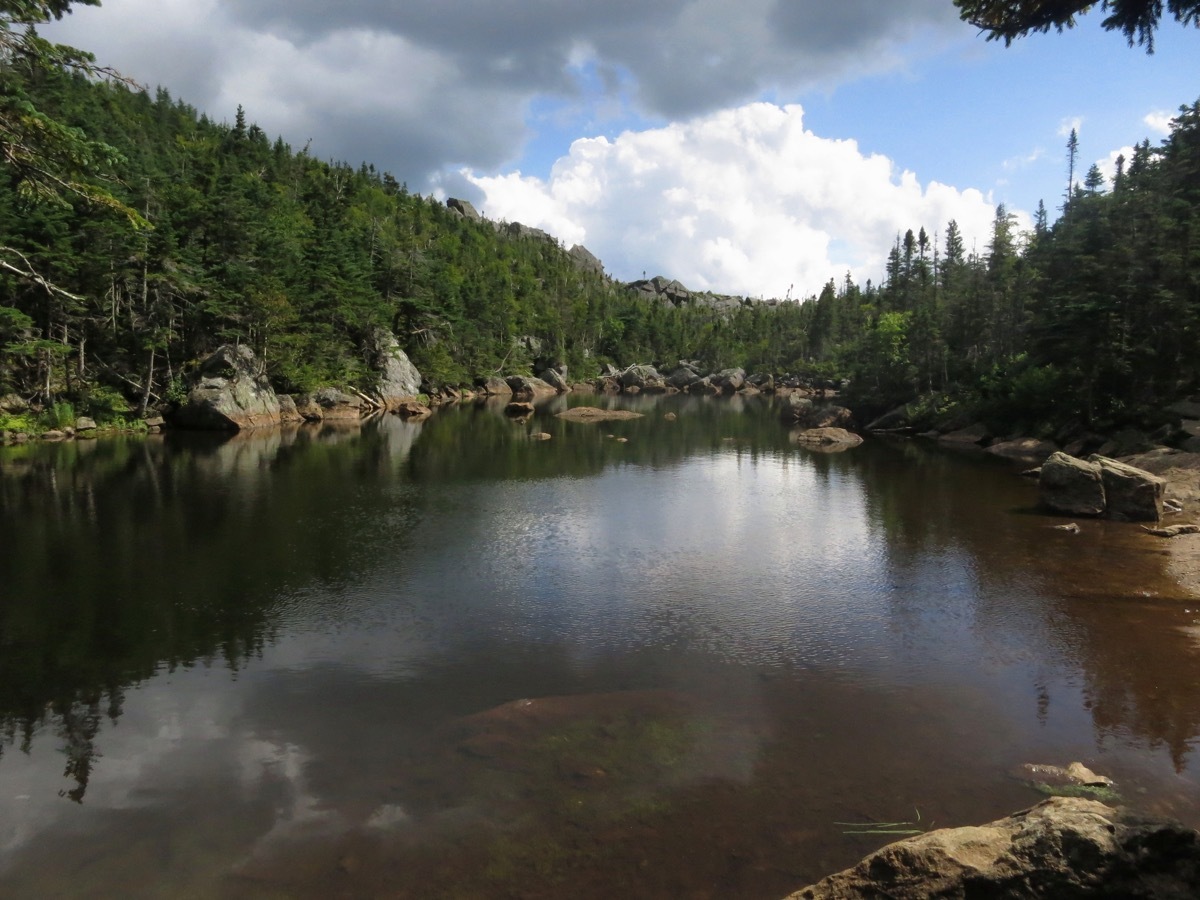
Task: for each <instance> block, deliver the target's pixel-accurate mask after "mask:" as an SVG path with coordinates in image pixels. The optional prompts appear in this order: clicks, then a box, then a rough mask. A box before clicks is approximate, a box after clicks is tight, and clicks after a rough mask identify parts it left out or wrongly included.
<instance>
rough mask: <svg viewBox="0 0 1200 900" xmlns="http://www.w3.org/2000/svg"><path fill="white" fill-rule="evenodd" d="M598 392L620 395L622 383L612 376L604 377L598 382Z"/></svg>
mask: <svg viewBox="0 0 1200 900" xmlns="http://www.w3.org/2000/svg"><path fill="white" fill-rule="evenodd" d="M596 390H597V391H599V392H600V393H601V394H619V393H621V382H620V381H618V380H617V379H616V378H615V377H614V376H612V375H602V376H601V377H600V378H598V379H597V380H596Z"/></svg>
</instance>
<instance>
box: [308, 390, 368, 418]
mask: <svg viewBox="0 0 1200 900" xmlns="http://www.w3.org/2000/svg"><path fill="white" fill-rule="evenodd" d="M305 399H306V400H307V401H308V402H307V403H306V404H305V405H306V406H308V405H313V406H316V407H317V408H318V409H319V410H320V411H321V420H322V421H325V422H337V421H342V422H344V421H346V420H348V419H354V420H357V419H358V418H359V417H360V416H362V406H363V402H362V400H360V399H359V398H358V397H355V396H352V395H350V394H347V393H346V392H344V391H339V390H338V389H337V388H334V387H323V388H321V389H320V390H319V391H315V392H314V393H312V394H309V395H308V396H307V397H306V398H305ZM296 407H297V409H299V408H300V402H299V401H297V402H296ZM305 418H308V416H305Z"/></svg>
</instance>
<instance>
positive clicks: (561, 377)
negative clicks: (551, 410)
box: [538, 366, 571, 394]
mask: <svg viewBox="0 0 1200 900" xmlns="http://www.w3.org/2000/svg"><path fill="white" fill-rule="evenodd" d="M538 377H539V378H540V379H541V380H542V381H544V382H546V384H548V385H550V387H552V388H554V390H556V391H558V393H560V394H565V393H567V392H568V391H570V390H571V385H570V383H569V382H568V381H567V376H566V367H561V368H555V367H554V366H551V367H550V368H548V369H546V371H544V372H542V374H541V375H539V376H538Z"/></svg>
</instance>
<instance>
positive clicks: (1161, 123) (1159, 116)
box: [1142, 109, 1173, 137]
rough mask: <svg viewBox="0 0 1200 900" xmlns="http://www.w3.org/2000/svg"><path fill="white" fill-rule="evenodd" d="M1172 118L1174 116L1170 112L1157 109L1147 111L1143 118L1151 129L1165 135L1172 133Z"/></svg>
mask: <svg viewBox="0 0 1200 900" xmlns="http://www.w3.org/2000/svg"><path fill="white" fill-rule="evenodd" d="M1172 118H1173V117H1172V115H1171V114H1170V113H1169V112H1165V111H1163V110H1159V109H1156V110H1154V112H1148V113H1146V115H1145V116H1144V117H1143V118H1142V121H1143V122H1144V123H1145V124H1146V125H1147V126H1148V127H1149V128H1150V130H1151V131H1154V132H1155V133H1157V134H1161V135H1163V136H1164V137H1165V136H1166V135H1168V134H1170V133H1171V119H1172Z"/></svg>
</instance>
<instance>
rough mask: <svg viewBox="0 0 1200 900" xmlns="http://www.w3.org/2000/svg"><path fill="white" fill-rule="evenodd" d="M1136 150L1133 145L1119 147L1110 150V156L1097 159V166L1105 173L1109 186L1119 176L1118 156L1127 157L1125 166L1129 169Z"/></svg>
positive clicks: (1106, 182)
mask: <svg viewBox="0 0 1200 900" xmlns="http://www.w3.org/2000/svg"><path fill="white" fill-rule="evenodd" d="M1134 152H1135V151H1134V148H1133V147H1129V146H1125V147H1118V148H1117V149H1116V150H1113V151H1111V152H1109V154H1108V156H1106V157H1104V159H1098V160H1096V166H1097V167H1098V168H1099V169H1100V172H1101V173H1102V174H1103V175H1104V180H1105V184H1106V185H1107V186H1109V187H1111V186H1112V183H1113V180H1114V179H1115V178H1116V177H1117V160H1118V158H1120V157H1122V156H1123V157H1125V160H1124V166H1125V168H1126V169H1128V168H1129V161H1130V160H1131V159H1133V154H1134Z"/></svg>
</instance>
